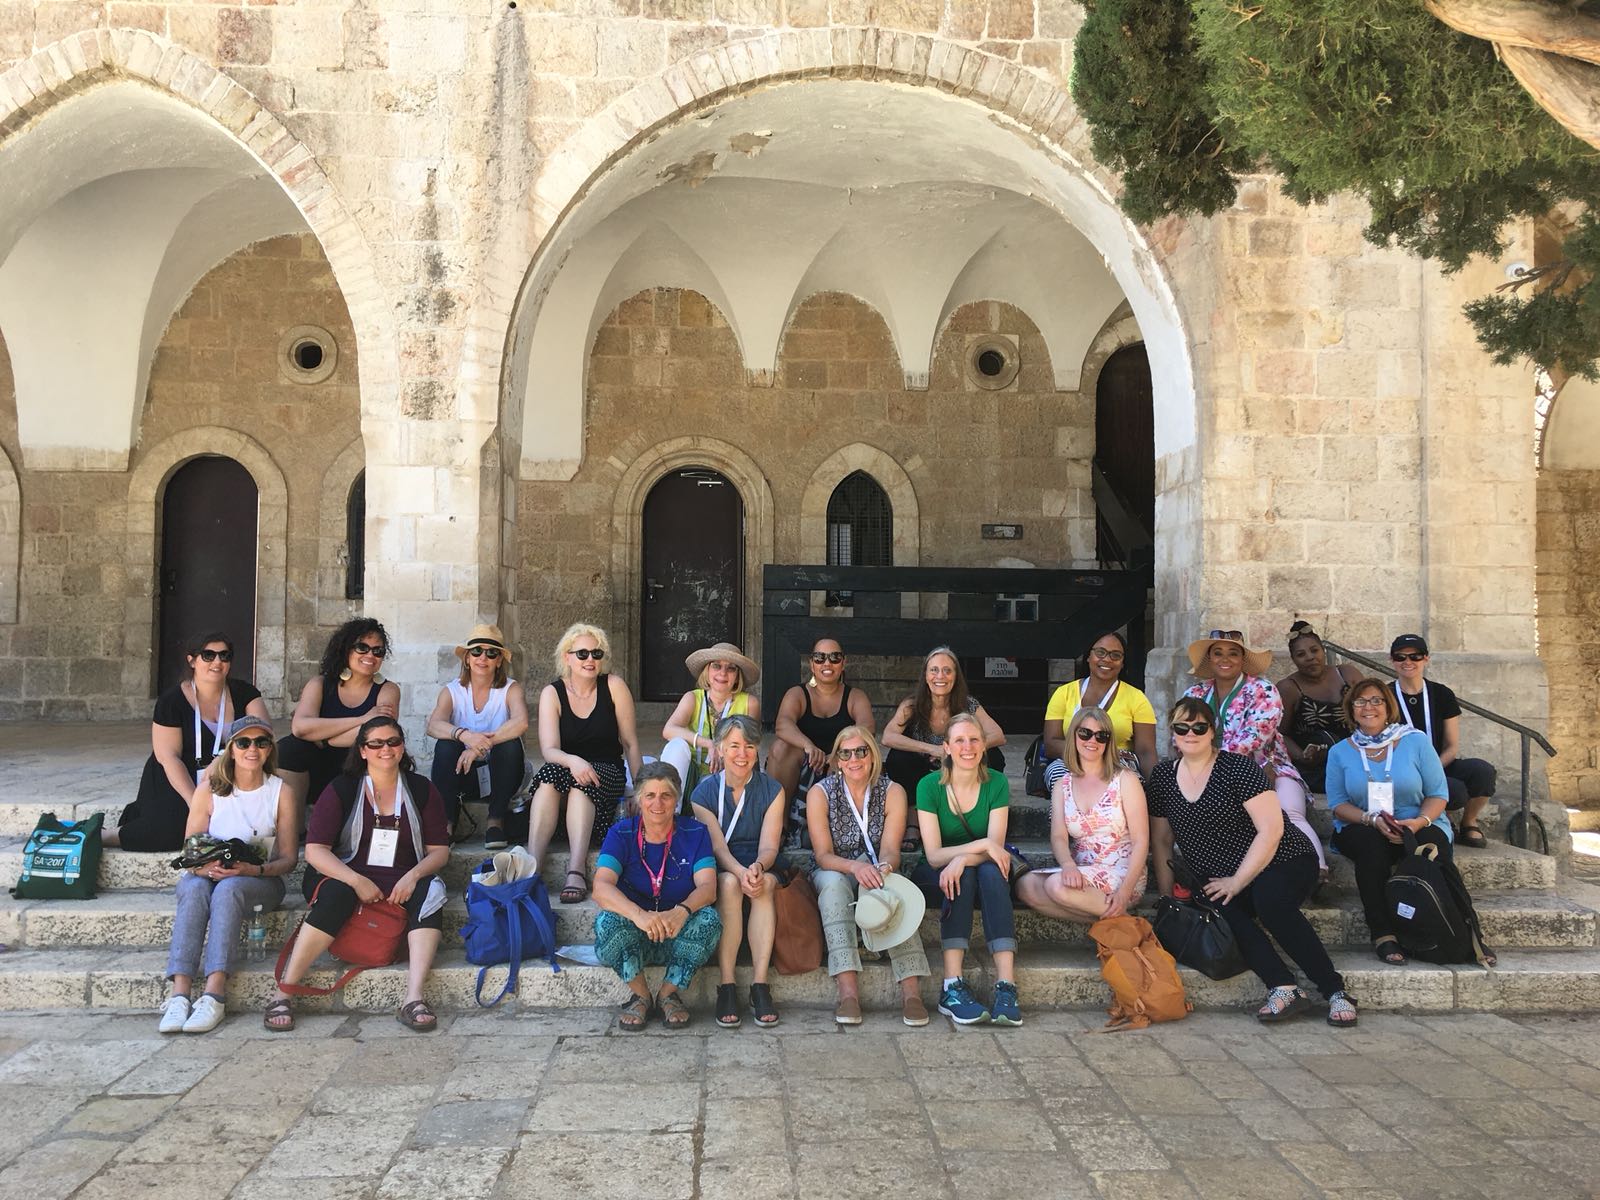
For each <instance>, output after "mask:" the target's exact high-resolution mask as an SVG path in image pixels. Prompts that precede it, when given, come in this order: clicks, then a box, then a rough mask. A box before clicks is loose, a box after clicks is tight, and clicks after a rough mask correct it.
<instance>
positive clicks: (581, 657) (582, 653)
mask: <svg viewBox="0 0 1600 1200" xmlns="http://www.w3.org/2000/svg"><path fill="white" fill-rule="evenodd" d="M567 653H568V654H570V655H572V657H573V658H575V659H577V660H578V661H579V662H588V661H589V660H590V659H591V658H592V659H594V660H595V662H599V661H600V660H601V659H602V658H604V657H605V656H606V652H605V651H604V650H601V649H599V648H598V647H597V648H595V649H593V650H591V649H589V647H587V646H585V647H583V648H582V649H581V650H568V651H567Z"/></svg>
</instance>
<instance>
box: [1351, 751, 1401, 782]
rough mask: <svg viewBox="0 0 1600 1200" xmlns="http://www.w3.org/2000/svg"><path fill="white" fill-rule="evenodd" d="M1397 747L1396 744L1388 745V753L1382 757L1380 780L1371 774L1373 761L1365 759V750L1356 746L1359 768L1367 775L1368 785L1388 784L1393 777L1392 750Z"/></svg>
mask: <svg viewBox="0 0 1600 1200" xmlns="http://www.w3.org/2000/svg"><path fill="white" fill-rule="evenodd" d="M1350 744H1351V745H1352V746H1355V743H1354V742H1351V743H1350ZM1397 745H1399V743H1398V742H1390V743H1389V753H1387V754H1385V755H1384V756H1383V778H1382V779H1378V778H1377V777H1376V776H1374V775H1373V773H1372V761H1373V760H1372V759H1370V758H1368V757H1367V752H1366V751H1365V750H1363V749H1362V748H1361V747H1360V746H1356V753H1357V754H1359V755H1360V756H1361V767H1362V769H1363V770H1365V771H1366V773H1367V782H1368V783H1388V782H1389V780H1390V778H1391V777H1392V776H1393V775H1394V748H1395V746H1397Z"/></svg>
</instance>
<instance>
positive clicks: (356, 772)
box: [344, 717, 421, 804]
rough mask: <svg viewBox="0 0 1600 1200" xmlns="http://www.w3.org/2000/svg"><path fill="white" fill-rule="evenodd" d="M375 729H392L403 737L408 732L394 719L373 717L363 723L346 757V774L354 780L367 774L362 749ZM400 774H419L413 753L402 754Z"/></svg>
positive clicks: (407, 751) (406, 751) (403, 752)
mask: <svg viewBox="0 0 1600 1200" xmlns="http://www.w3.org/2000/svg"><path fill="white" fill-rule="evenodd" d="M375 729H392V730H394V731H395V732H396V733H398V734H399V735H400V736H401V737H405V735H406V731H405V730H404V729H402V728H401V727H400V722H399V721H396V720H395V719H394V718H393V717H373V718H372V719H371V720H368V721H363V722H362V723H361V728H360V729H358V730H356V740H355V741H353V742H351V743H350V753H349V754H347V755H345V757H344V773H345V774H346V775H349V776H350V777H351V778H353V779H360V778H361V777H362V776H363V775H365V774H366V773H367V760H366V759H364V758H362V757H361V747H362V746H364V745H365V744H366V741H367V739H368V738H369V737H371V736H372V732H373V730H375ZM400 773H401V774H402V775H415V774H416V773H417V760H416V759H414V758H412V757H411V751H409V750H404V751H402V752H401V754H400ZM412 799H413V800H415V801H416V802H417V803H418V804H420V803H421V801H420V800H417V798H416V797H415V796H413V797H412Z"/></svg>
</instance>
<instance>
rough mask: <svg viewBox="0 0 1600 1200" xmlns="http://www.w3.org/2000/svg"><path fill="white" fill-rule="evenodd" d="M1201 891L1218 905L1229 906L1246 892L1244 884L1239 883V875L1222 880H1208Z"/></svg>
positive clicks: (1228, 876) (1225, 877)
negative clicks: (1239, 895)
mask: <svg viewBox="0 0 1600 1200" xmlns="http://www.w3.org/2000/svg"><path fill="white" fill-rule="evenodd" d="M1201 891H1203V892H1205V894H1206V895H1207V896H1209V897H1210V898H1211V899H1212V900H1215V901H1216V902H1217V903H1218V904H1227V903H1229V902H1230V901H1231V900H1232V899H1233V898H1234V897H1235V896H1237V895H1238V894H1239V893H1240V892H1242V891H1244V884H1242V883H1240V882H1239V877H1238V876H1237V875H1227V876H1224V877H1223V878H1221V879H1212V880H1208V881H1207V882H1206V885H1205V887H1203V888H1202V889H1201Z"/></svg>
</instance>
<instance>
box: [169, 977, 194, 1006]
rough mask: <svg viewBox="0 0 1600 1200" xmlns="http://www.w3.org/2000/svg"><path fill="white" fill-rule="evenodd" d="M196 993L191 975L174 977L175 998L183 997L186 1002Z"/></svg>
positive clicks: (173, 993)
mask: <svg viewBox="0 0 1600 1200" xmlns="http://www.w3.org/2000/svg"><path fill="white" fill-rule="evenodd" d="M193 992H194V978H193V977H192V976H189V975H174V976H173V977H172V992H171V994H172V995H174V996H182V997H183V998H184V999H185V1000H187V999H188V998H189V996H190V995H191V994H192V993H193Z"/></svg>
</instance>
